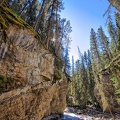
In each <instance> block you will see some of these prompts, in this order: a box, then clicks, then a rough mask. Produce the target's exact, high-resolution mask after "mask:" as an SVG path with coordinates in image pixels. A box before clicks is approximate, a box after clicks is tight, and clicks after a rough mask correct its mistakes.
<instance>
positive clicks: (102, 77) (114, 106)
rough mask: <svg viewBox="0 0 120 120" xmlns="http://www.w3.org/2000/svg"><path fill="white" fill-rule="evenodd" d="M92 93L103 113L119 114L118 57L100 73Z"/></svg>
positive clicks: (119, 74)
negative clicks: (112, 112) (106, 111)
mask: <svg viewBox="0 0 120 120" xmlns="http://www.w3.org/2000/svg"><path fill="white" fill-rule="evenodd" d="M94 92H95V96H96V99H97V101H98V102H99V103H100V106H101V107H102V108H103V111H105V110H109V111H114V112H120V55H118V56H117V57H116V58H115V59H114V60H113V61H112V62H111V63H110V65H109V66H108V67H106V69H104V70H102V71H101V72H100V74H99V76H98V79H97V80H96V86H95V91H94Z"/></svg>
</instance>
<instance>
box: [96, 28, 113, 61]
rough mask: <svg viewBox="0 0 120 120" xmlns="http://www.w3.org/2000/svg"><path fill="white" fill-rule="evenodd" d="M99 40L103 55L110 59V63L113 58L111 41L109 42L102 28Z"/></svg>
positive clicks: (99, 32)
mask: <svg viewBox="0 0 120 120" xmlns="http://www.w3.org/2000/svg"><path fill="white" fill-rule="evenodd" d="M98 40H99V45H100V47H101V50H102V54H103V55H104V56H106V59H108V60H109V61H110V60H111V58H112V55H111V51H110V49H109V41H108V38H107V36H106V35H105V33H104V31H103V29H102V27H100V28H98Z"/></svg>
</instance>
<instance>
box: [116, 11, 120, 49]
mask: <svg viewBox="0 0 120 120" xmlns="http://www.w3.org/2000/svg"><path fill="white" fill-rule="evenodd" d="M115 20H116V25H117V49H118V50H119V51H120V14H119V13H118V12H116V13H115Z"/></svg>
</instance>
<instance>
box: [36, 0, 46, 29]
mask: <svg viewBox="0 0 120 120" xmlns="http://www.w3.org/2000/svg"><path fill="white" fill-rule="evenodd" d="M44 4H45V0H43V2H42V6H41V9H40V11H39V15H38V17H37V20H36V22H35V26H34V29H35V30H36V31H38V29H39V24H40V19H41V14H42V12H43V9H44Z"/></svg>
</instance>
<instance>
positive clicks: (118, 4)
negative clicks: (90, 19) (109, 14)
mask: <svg viewBox="0 0 120 120" xmlns="http://www.w3.org/2000/svg"><path fill="white" fill-rule="evenodd" d="M108 1H109V2H110V3H111V5H112V6H113V7H115V8H116V9H117V10H118V11H119V12H120V0H108Z"/></svg>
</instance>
